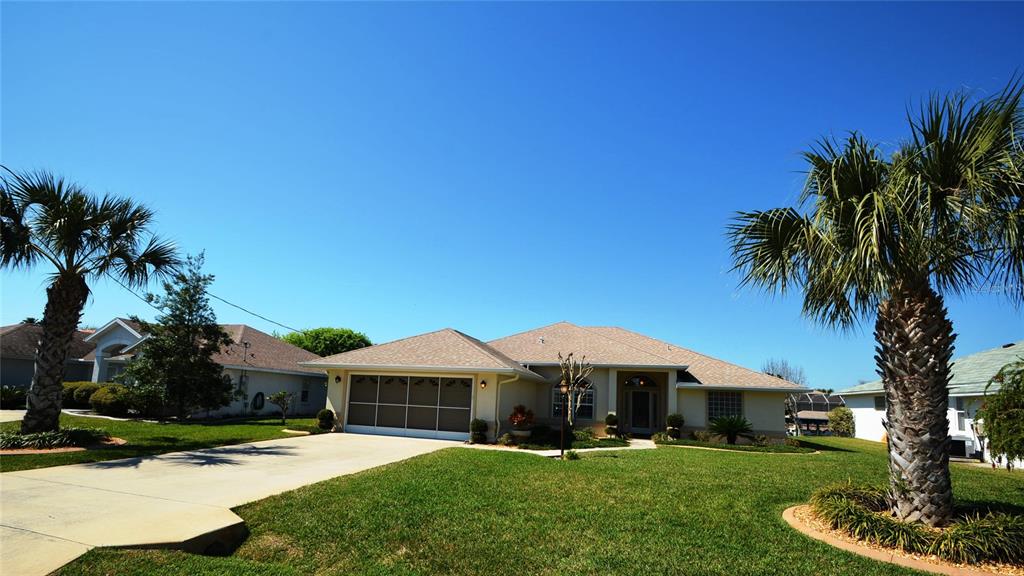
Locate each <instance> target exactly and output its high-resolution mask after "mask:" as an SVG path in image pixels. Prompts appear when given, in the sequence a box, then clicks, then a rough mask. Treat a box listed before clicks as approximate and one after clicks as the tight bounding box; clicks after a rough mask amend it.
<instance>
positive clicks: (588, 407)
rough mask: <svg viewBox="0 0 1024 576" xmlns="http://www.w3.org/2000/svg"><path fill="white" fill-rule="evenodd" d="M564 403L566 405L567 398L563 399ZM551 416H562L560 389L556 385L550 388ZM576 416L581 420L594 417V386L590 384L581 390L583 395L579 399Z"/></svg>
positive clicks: (567, 402)
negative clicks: (583, 390)
mask: <svg viewBox="0 0 1024 576" xmlns="http://www.w3.org/2000/svg"><path fill="white" fill-rule="evenodd" d="M565 403H566V405H567V406H568V404H569V399H568V398H566V399H565ZM551 416H552V417H554V418H561V417H562V391H561V390H559V389H558V386H554V387H552V388H551ZM576 417H577V418H579V419H581V420H593V419H594V387H593V386H591V387H590V388H587V390H586V391H585V392H583V397H582V398H581V399H580V403H579V409H578V410H576Z"/></svg>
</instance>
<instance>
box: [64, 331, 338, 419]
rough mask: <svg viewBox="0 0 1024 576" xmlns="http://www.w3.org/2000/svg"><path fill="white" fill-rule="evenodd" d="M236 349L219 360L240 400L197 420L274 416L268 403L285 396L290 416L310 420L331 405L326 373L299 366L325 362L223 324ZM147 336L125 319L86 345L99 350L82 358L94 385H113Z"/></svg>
mask: <svg viewBox="0 0 1024 576" xmlns="http://www.w3.org/2000/svg"><path fill="white" fill-rule="evenodd" d="M221 328H223V329H224V331H225V332H227V333H228V336H230V337H231V339H232V341H234V344H232V345H231V346H228V347H226V348H224V349H223V350H221V352H220V353H219V354H217V355H215V356H214V360H215V361H216V362H217V363H219V364H220V365H222V366H223V367H224V373H225V374H227V375H228V376H229V377H230V378H231V382H232V383H233V384H234V385H235V391H236V393H237V394H236V396H237V398H236V399H235V400H234V401H232V402H231V404H229V405H228V406H225V407H223V408H220V409H217V410H210V411H204V412H198V413H196V414H195V416H212V417H218V416H250V415H260V414H263V415H268V416H270V415H274V414H276V413H277V407H276V406H274V405H272V404H270V403H269V402H267V397H269V396H270V395H271V394H273V393H275V392H280V391H282V390H286V391H288V392H291V393H292V394H294V399H293V401H292V407H291V414H293V415H311V414H315V413H316V412H317V411H319V410H320V409H322V408H323V407H324V406H325V405H326V403H327V380H326V375H325V373H324V371H323V370H317V369H311V368H307V367H303V366H300V365H299V363H300V362H309V361H312V360H316V359H319V358H320V357H319V356H317V355H316V354H313V353H312V352H308V351H306V350H303V349H302V348H298V347H296V346H292V345H291V344H289V343H287V342H285V341H284V340H281V339H280V338H275V337H274V336H271V335H270V334H267V333H265V332H260V331H259V330H257V329H255V328H253V327H252V326H246V325H245V324H222V325H221ZM146 337H147V335H146V334H145V333H143V331H142V328H141V327H140V326H139V325H138V324H136V323H135V322H132V321H131V320H128V319H125V318H115V319H113V320H111V321H110V322H107V323H106V324H105V325H103V327H101V328H99V329H98V330H96V331H95V332H93V333H92V334H90V335H89V336H88V337H86V338H85V341H86V342H88V343H90V344H94V345H95V349H94V350H93V352H91V353H89V354H88V355H87V356H85V357H84V358H82V359H83V360H85V361H91V362H92V381H93V382H108V381H111V380H113V379H114V378H115V377H116V376H117V375H118V374H120V373H121V372H122V371H123V370H124V367H125V365H126V364H127V362H128V361H129V360H131V358H132V357H133V356H134V355H135V354H137V353H138V352H139V350H140V347H139V345H140V344H141V343H142V342H143V341H145V339H146Z"/></svg>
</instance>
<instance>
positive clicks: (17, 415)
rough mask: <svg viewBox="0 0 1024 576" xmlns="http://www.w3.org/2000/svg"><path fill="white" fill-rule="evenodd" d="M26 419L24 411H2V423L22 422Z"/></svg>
mask: <svg viewBox="0 0 1024 576" xmlns="http://www.w3.org/2000/svg"><path fill="white" fill-rule="evenodd" d="M24 419H25V411H24V410H0V422H21V421H22V420H24Z"/></svg>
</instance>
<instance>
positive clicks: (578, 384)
mask: <svg viewBox="0 0 1024 576" xmlns="http://www.w3.org/2000/svg"><path fill="white" fill-rule="evenodd" d="M558 366H559V368H561V371H562V376H561V384H564V385H565V386H566V387H567V388H568V390H567V392H566V396H567V397H566V402H567V404H568V407H567V409H566V411H565V417H566V420H567V421H568V422H569V428H575V427H576V411H577V410H579V408H580V403H581V402H582V401H583V397H584V396H585V395H586V393H587V390H590V387H591V386H593V384H592V383H591V382H590V373H591V372H593V371H594V367H593V366H591V365H590V364H589V363H587V357H586V356H583V357H581V358H580V359H579V360H577V359H576V358H574V357H573V353H572V352H570V353H569V355H568V356H566V357H564V358H563V357H562V353H561V352H559V353H558Z"/></svg>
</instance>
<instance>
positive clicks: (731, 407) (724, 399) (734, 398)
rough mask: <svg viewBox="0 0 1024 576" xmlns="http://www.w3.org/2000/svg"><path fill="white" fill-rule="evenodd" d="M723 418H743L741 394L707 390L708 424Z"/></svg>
mask: <svg viewBox="0 0 1024 576" xmlns="http://www.w3.org/2000/svg"><path fill="white" fill-rule="evenodd" d="M724 416H743V393H742V392H723V391H719V390H708V422H711V421H712V420H714V419H715V418H722V417H724Z"/></svg>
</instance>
